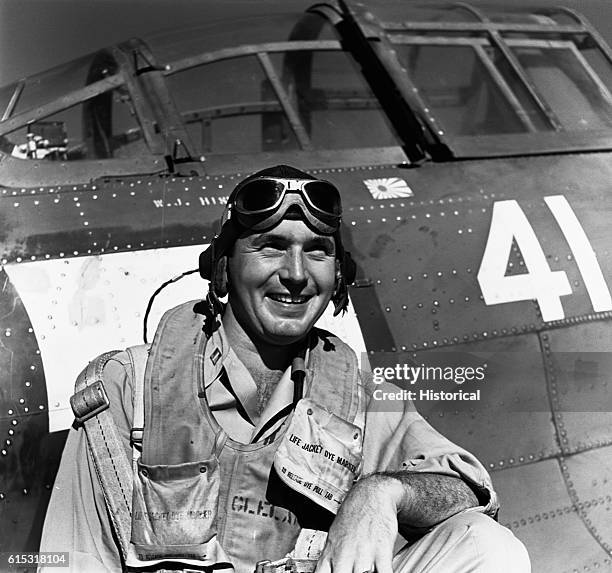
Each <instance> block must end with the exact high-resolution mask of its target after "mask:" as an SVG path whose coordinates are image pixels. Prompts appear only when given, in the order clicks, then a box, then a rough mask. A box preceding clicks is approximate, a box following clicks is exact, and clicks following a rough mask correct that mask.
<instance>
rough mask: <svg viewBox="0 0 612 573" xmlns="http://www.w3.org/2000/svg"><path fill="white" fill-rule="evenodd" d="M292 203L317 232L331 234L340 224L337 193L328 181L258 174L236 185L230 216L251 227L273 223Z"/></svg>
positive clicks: (279, 219) (259, 227) (260, 227)
mask: <svg viewBox="0 0 612 573" xmlns="http://www.w3.org/2000/svg"><path fill="white" fill-rule="evenodd" d="M293 205H297V206H298V207H299V208H300V210H301V211H302V213H303V214H304V217H305V218H306V220H307V221H308V223H309V224H310V225H311V226H312V227H314V228H315V229H316V230H317V231H319V232H321V233H324V234H332V233H334V232H335V231H337V230H338V228H339V227H340V220H341V217H342V204H341V202H340V193H339V192H338V189H336V187H335V186H334V185H332V184H331V183H329V182H328V181H323V180H320V179H283V178H280V177H258V178H256V179H251V180H249V181H246V182H245V183H244V184H243V185H240V186H239V187H237V188H236V190H235V191H234V193H233V198H230V207H231V209H232V215H231V216H232V217H235V218H236V220H237V221H238V223H240V224H241V225H242V226H243V227H246V228H248V229H252V230H254V231H261V230H264V229H268V228H270V227H273V226H274V225H276V224H277V223H278V222H279V221H281V219H282V218H283V217H284V216H285V213H286V212H287V210H288V209H289V208H290V207H291V206H293Z"/></svg>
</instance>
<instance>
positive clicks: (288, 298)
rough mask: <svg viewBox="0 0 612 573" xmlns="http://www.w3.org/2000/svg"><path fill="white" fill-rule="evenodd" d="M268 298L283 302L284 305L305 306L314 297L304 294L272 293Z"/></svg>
mask: <svg viewBox="0 0 612 573" xmlns="http://www.w3.org/2000/svg"><path fill="white" fill-rule="evenodd" d="M267 296H268V298H271V299H272V300H273V301H275V302H281V303H283V304H304V303H305V302H308V301H309V300H310V299H311V298H312V295H304V294H294V295H291V294H282V293H271V294H268V295H267Z"/></svg>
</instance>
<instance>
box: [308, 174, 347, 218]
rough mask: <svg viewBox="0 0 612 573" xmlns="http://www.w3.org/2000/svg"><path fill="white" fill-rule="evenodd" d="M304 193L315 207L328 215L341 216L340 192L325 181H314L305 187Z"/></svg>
mask: <svg viewBox="0 0 612 573" xmlns="http://www.w3.org/2000/svg"><path fill="white" fill-rule="evenodd" d="M304 192H305V193H306V196H307V198H308V200H309V201H310V203H311V204H312V206H313V207H315V208H316V209H319V211H322V212H323V213H325V214H327V215H334V216H340V215H341V211H340V195H339V194H338V190H337V189H336V188H335V187H334V186H333V185H332V184H331V183H326V182H325V181H312V182H308V183H306V184H305V185H304Z"/></svg>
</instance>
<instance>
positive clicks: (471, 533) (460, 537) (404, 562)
mask: <svg viewBox="0 0 612 573" xmlns="http://www.w3.org/2000/svg"><path fill="white" fill-rule="evenodd" d="M393 569H394V571H396V573H399V572H405V571H406V572H407V571H410V573H415V572H423V573H425V572H427V573H429V572H438V571H440V572H444V573H489V572H493V571H494V572H495V573H529V572H530V571H531V566H530V563H529V557H528V555H527V550H526V549H525V547H524V545H523V544H522V543H521V542H520V541H519V540H518V539H517V538H516V537H514V535H513V534H512V532H511V531H510V530H508V529H506V528H505V527H503V526H501V525H499V524H498V523H497V522H495V521H494V520H493V519H491V518H490V517H488V516H486V515H484V514H482V513H479V512H473V511H468V512H465V513H460V514H457V515H454V516H453V517H451V518H449V519H447V520H445V521H443V522H442V523H441V524H440V525H438V526H436V527H434V528H433V529H432V530H431V531H430V532H429V533H428V534H427V535H425V536H424V537H422V538H421V539H420V540H419V541H417V542H416V543H414V544H412V545H410V546H409V547H406V548H405V549H403V550H402V551H400V553H399V554H398V555H397V556H396V558H395V560H394V563H393Z"/></svg>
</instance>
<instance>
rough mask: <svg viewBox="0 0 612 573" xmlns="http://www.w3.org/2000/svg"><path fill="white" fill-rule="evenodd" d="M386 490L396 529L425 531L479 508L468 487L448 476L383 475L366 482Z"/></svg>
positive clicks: (403, 473)
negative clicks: (405, 527) (401, 527)
mask: <svg viewBox="0 0 612 573" xmlns="http://www.w3.org/2000/svg"><path fill="white" fill-rule="evenodd" d="M366 479H367V480H372V483H371V484H370V485H371V486H377V487H381V488H386V489H388V491H389V494H390V495H392V496H393V500H394V502H395V504H396V507H397V520H398V522H399V524H400V526H407V527H409V528H417V529H420V528H428V527H432V526H433V525H436V524H437V523H439V522H440V521H442V520H444V519H446V518H448V517H450V516H452V515H455V514H456V513H459V512H460V511H462V510H464V509H468V508H470V507H476V506H478V505H479V502H478V498H477V497H476V495H475V494H474V492H473V491H472V490H471V489H470V487H469V486H468V485H467V484H466V483H465V482H463V481H462V480H460V479H459V478H456V477H452V476H445V475H440V474H428V473H417V472H403V471H399V472H385V473H380V474H374V475H372V476H369V477H368V478H366Z"/></svg>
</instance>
